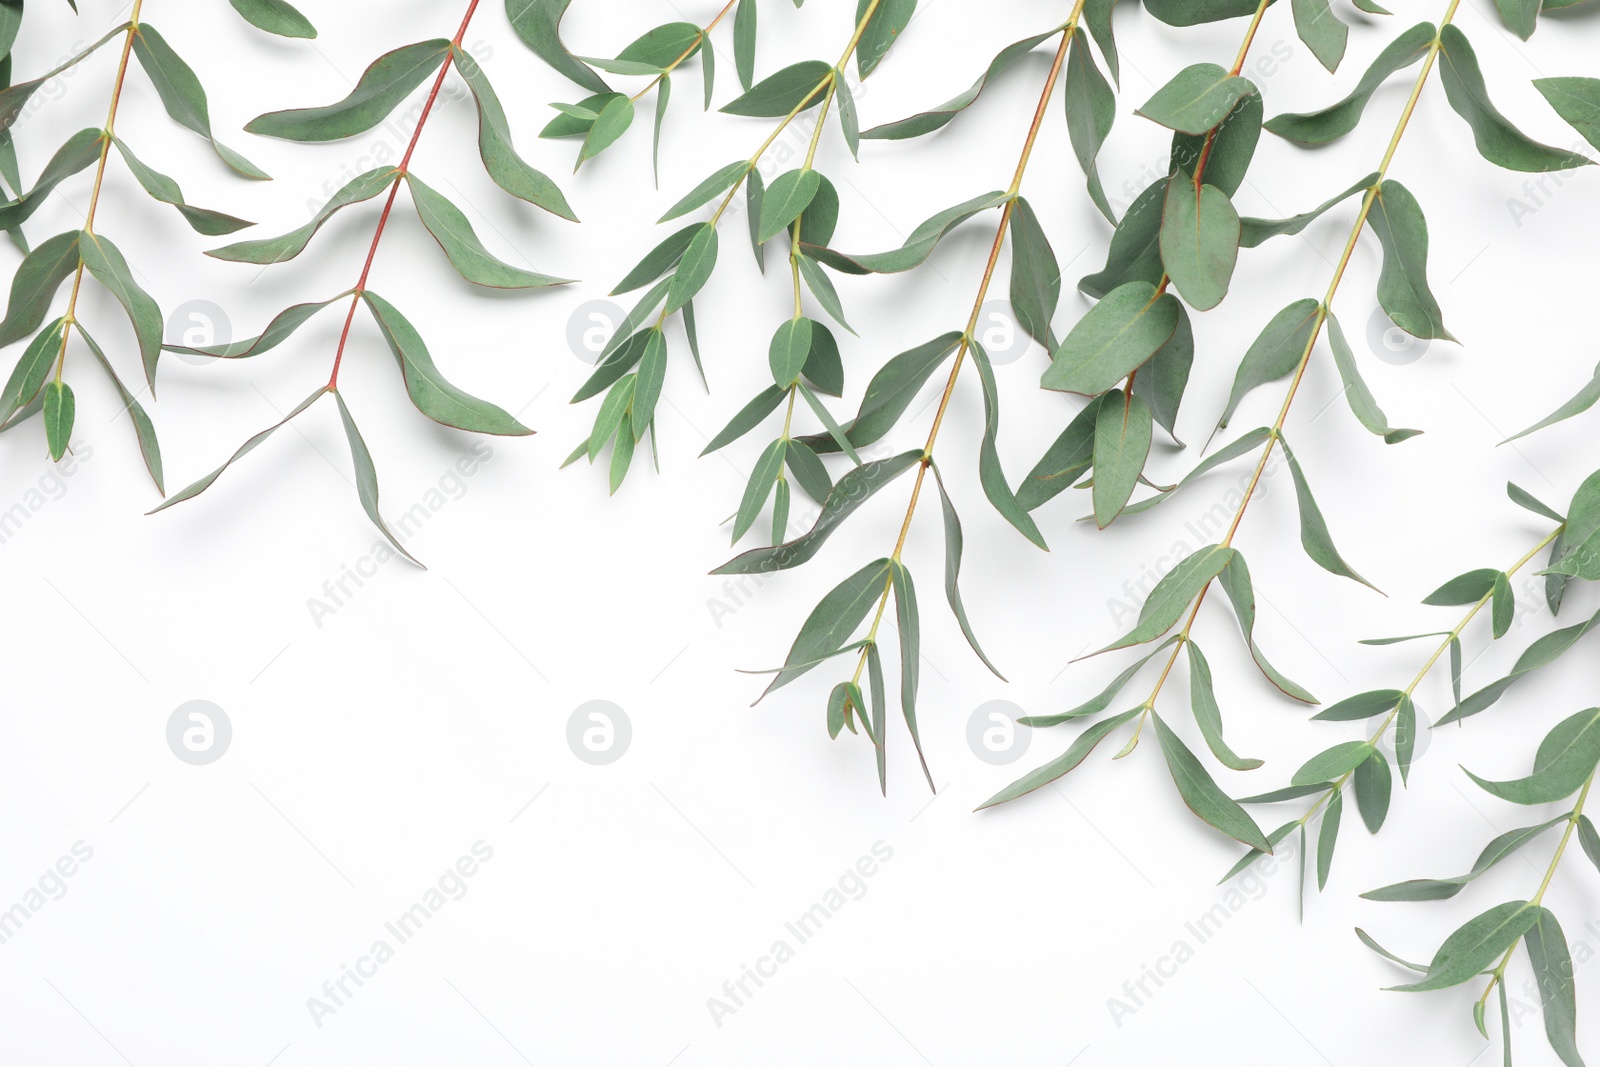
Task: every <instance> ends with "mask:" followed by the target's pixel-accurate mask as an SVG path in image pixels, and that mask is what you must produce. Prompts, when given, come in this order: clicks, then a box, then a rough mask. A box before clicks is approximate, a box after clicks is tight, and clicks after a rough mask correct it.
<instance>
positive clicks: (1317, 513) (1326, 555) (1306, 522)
mask: <svg viewBox="0 0 1600 1067" xmlns="http://www.w3.org/2000/svg"><path fill="white" fill-rule="evenodd" d="M1278 441H1279V443H1280V444H1281V445H1282V446H1283V458H1284V459H1286V460H1287V461H1288V463H1289V474H1290V476H1291V477H1292V478H1293V479H1294V495H1295V499H1296V500H1297V501H1298V502H1299V504H1300V544H1301V546H1302V547H1303V548H1304V549H1305V550H1306V555H1308V556H1310V557H1311V561H1312V562H1313V563H1315V564H1316V565H1317V566H1319V567H1321V568H1322V569H1323V570H1325V571H1327V572H1328V573H1329V574H1337V575H1340V576H1341V577H1344V578H1350V579H1353V580H1355V581H1357V582H1360V583H1361V584H1362V585H1364V586H1366V587H1367V588H1369V589H1372V590H1374V591H1379V592H1381V590H1378V587H1377V586H1375V585H1373V584H1372V583H1371V582H1369V581H1367V580H1366V579H1365V578H1363V577H1361V575H1359V574H1357V573H1356V572H1355V571H1354V570H1353V569H1351V567H1350V564H1348V563H1346V562H1345V561H1344V557H1343V556H1341V555H1340V554H1339V549H1338V548H1337V547H1335V546H1334V543H1333V535H1332V534H1331V533H1329V532H1328V521H1327V520H1326V519H1324V518H1323V517H1322V509H1321V508H1320V507H1318V506H1317V501H1316V498H1315V497H1314V496H1312V495H1311V485H1310V483H1308V482H1307V481H1306V475H1305V471H1303V470H1301V468H1300V461H1299V460H1298V459H1296V458H1295V454H1294V451H1293V450H1292V449H1290V448H1289V442H1288V440H1287V439H1286V438H1284V437H1283V436H1282V435H1280V436H1279V438H1278Z"/></svg>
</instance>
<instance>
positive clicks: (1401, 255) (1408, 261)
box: [1367, 180, 1455, 341]
mask: <svg viewBox="0 0 1600 1067" xmlns="http://www.w3.org/2000/svg"><path fill="white" fill-rule="evenodd" d="M1367 225H1369V226H1371V227H1372V232H1373V233H1375V234H1377V235H1378V240H1379V241H1380V242H1382V244H1383V270H1382V271H1381V272H1380V273H1379V275H1378V303H1379V304H1381V305H1382V306H1383V310H1384V311H1385V312H1387V313H1388V315H1389V318H1391V319H1393V320H1394V324H1395V325H1396V326H1398V327H1400V328H1401V329H1402V330H1404V331H1406V333H1409V334H1411V335H1412V336H1413V337H1422V338H1435V337H1436V338H1441V339H1443V340H1446V341H1454V340H1455V338H1454V337H1452V336H1451V335H1450V331H1449V330H1446V329H1445V328H1444V319H1443V316H1442V314H1441V313H1440V311H1439V302H1438V301H1437V300H1435V299H1434V297H1433V293H1432V292H1430V291H1429V289H1428V223H1427V220H1426V219H1424V218H1423V216H1422V208H1421V206H1420V205H1418V203H1417V199H1416V197H1414V196H1412V195H1411V193H1410V191H1409V190H1407V189H1406V188H1405V186H1403V185H1401V184H1400V183H1399V182H1397V181H1392V180H1391V181H1385V182H1384V183H1383V184H1382V185H1380V186H1379V187H1378V195H1377V198H1376V199H1374V200H1373V202H1372V212H1371V214H1369V215H1368V216H1367Z"/></svg>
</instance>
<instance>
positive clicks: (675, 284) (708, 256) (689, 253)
mask: <svg viewBox="0 0 1600 1067" xmlns="http://www.w3.org/2000/svg"><path fill="white" fill-rule="evenodd" d="M718 244H719V241H718V238H717V228H716V227H715V226H713V225H712V224H711V223H709V222H707V223H702V224H701V226H700V229H699V231H698V232H697V233H696V234H695V235H694V236H693V237H692V238H690V240H689V245H688V247H687V248H685V249H684V251H683V258H682V259H681V260H680V261H679V262H678V269H677V272H676V273H674V274H673V276H672V281H671V284H669V285H668V286H667V305H666V313H667V314H668V315H670V314H672V313H673V312H674V311H677V310H678V309H679V308H681V307H683V306H684V305H685V304H687V303H688V302H689V301H691V300H693V299H694V297H695V294H696V293H698V292H699V291H700V290H701V289H703V288H704V287H705V284H706V282H708V281H710V280H711V272H712V271H713V270H715V269H716V267H717V247H718Z"/></svg>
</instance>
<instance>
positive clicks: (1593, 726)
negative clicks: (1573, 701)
mask: <svg viewBox="0 0 1600 1067" xmlns="http://www.w3.org/2000/svg"><path fill="white" fill-rule="evenodd" d="M1597 765H1600V708H1590V709H1588V710H1587V711H1580V712H1578V713H1577V714H1576V715H1573V716H1570V717H1569V718H1566V719H1563V720H1562V721H1561V722H1559V723H1557V724H1556V726H1555V728H1554V729H1552V730H1551V731H1550V732H1549V733H1548V734H1546V735H1545V739H1544V740H1543V741H1542V742H1540V744H1539V752H1538V754H1537V755H1536V756H1535V757H1534V761H1533V773H1532V774H1530V775H1528V776H1527V777H1526V778H1517V779H1514V780H1512V781H1509V782H1492V781H1488V780H1486V779H1483V778H1480V777H1478V776H1477V775H1475V774H1473V773H1472V772H1471V771H1468V772H1467V777H1469V778H1471V779H1472V780H1473V781H1474V782H1477V783H1478V785H1480V786H1482V787H1483V789H1484V791H1485V792H1487V793H1489V794H1491V795H1493V796H1497V797H1499V798H1500V799H1501V800H1509V801H1510V802H1511V803H1513V804H1545V803H1548V802H1550V801H1555V800H1562V799H1564V798H1566V797H1569V796H1571V795H1572V794H1573V793H1576V792H1577V791H1578V790H1579V789H1581V788H1583V785H1584V783H1585V782H1587V781H1588V780H1589V779H1590V778H1591V777H1592V776H1593V775H1594V773H1595V767H1596V766H1597Z"/></svg>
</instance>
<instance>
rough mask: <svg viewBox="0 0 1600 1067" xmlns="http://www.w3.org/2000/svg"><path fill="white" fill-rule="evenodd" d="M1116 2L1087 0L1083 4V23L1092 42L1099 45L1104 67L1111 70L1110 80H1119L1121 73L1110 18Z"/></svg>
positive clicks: (1113, 0)
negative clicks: (1104, 62)
mask: <svg viewBox="0 0 1600 1067" xmlns="http://www.w3.org/2000/svg"><path fill="white" fill-rule="evenodd" d="M1116 2H1117V0H1088V3H1086V4H1084V5H1083V24H1084V28H1085V29H1087V30H1088V31H1089V34H1090V35H1091V36H1092V37H1093V38H1094V43H1095V44H1097V45H1099V46H1100V54H1101V55H1102V56H1104V57H1105V60H1106V68H1107V69H1108V70H1110V71H1111V77H1112V80H1114V81H1119V82H1120V80H1121V77H1122V74H1121V71H1120V70H1119V69H1118V68H1119V63H1118V61H1117V37H1116V32H1115V27H1114V26H1113V25H1112V19H1111V11H1112V8H1114V7H1115V6H1116Z"/></svg>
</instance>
